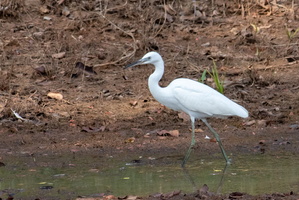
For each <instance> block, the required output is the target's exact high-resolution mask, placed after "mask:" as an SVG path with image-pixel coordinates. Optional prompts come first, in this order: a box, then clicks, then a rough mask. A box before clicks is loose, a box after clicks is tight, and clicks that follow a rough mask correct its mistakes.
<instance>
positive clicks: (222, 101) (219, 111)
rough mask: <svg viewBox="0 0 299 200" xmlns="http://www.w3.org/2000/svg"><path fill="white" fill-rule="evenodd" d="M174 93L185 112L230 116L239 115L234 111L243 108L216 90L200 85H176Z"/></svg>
mask: <svg viewBox="0 0 299 200" xmlns="http://www.w3.org/2000/svg"><path fill="white" fill-rule="evenodd" d="M173 91H174V92H173V95H174V98H176V100H177V101H178V102H179V104H180V106H181V109H182V110H183V111H185V112H186V111H191V112H193V113H194V112H196V113H202V114H204V115H208V116H213V115H216V116H229V115H238V114H237V113H235V111H234V110H235V109H240V108H239V107H241V106H239V105H238V104H236V103H234V102H233V101H231V100H230V99H228V98H227V97H225V96H224V95H222V94H220V93H219V92H217V91H216V90H214V89H212V88H210V87H208V86H206V85H203V84H200V83H198V84H197V83H196V84H195V83H194V82H189V84H188V85H176V87H175V88H173Z"/></svg>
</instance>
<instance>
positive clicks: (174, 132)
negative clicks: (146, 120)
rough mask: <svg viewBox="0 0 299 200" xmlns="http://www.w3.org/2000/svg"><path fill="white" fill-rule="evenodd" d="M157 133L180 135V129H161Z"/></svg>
mask: <svg viewBox="0 0 299 200" xmlns="http://www.w3.org/2000/svg"><path fill="white" fill-rule="evenodd" d="M157 134H158V135H159V136H172V137H179V135H180V132H179V131H178V130H171V131H167V130H161V131H158V132H157Z"/></svg>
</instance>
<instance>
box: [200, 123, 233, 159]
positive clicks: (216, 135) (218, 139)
mask: <svg viewBox="0 0 299 200" xmlns="http://www.w3.org/2000/svg"><path fill="white" fill-rule="evenodd" d="M201 120H202V121H203V122H204V123H205V125H207V127H208V128H209V129H210V131H211V132H212V133H213V134H214V137H215V138H216V141H217V142H218V144H219V147H220V149H221V152H222V154H223V156H224V158H225V160H226V163H227V164H230V163H231V160H230V159H228V157H227V155H226V153H225V151H224V148H223V146H222V142H221V140H220V137H219V135H218V133H217V132H216V131H215V130H214V129H213V128H212V127H211V125H210V124H209V123H208V122H207V120H206V119H201Z"/></svg>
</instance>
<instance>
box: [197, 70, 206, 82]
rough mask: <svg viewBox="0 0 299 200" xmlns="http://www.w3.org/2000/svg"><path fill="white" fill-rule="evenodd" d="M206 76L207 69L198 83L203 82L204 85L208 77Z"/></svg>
mask: <svg viewBox="0 0 299 200" xmlns="http://www.w3.org/2000/svg"><path fill="white" fill-rule="evenodd" d="M206 75H207V70H206V69H205V70H204V71H203V73H202V75H201V77H200V80H198V81H199V82H201V83H204V82H205V80H206V79H207V76H206Z"/></svg>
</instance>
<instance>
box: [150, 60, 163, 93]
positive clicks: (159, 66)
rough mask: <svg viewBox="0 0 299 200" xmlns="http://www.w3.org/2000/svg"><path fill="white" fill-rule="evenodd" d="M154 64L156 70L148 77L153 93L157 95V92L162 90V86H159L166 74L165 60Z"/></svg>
mask: <svg viewBox="0 0 299 200" xmlns="http://www.w3.org/2000/svg"><path fill="white" fill-rule="evenodd" d="M154 65H155V71H154V73H152V74H151V75H150V77H149V78H148V87H149V89H150V91H151V93H152V95H153V96H154V97H155V96H156V95H155V94H157V93H160V91H161V90H162V88H161V87H160V86H159V81H160V80H161V78H162V76H163V74H164V62H163V60H161V61H158V62H156V63H154Z"/></svg>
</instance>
